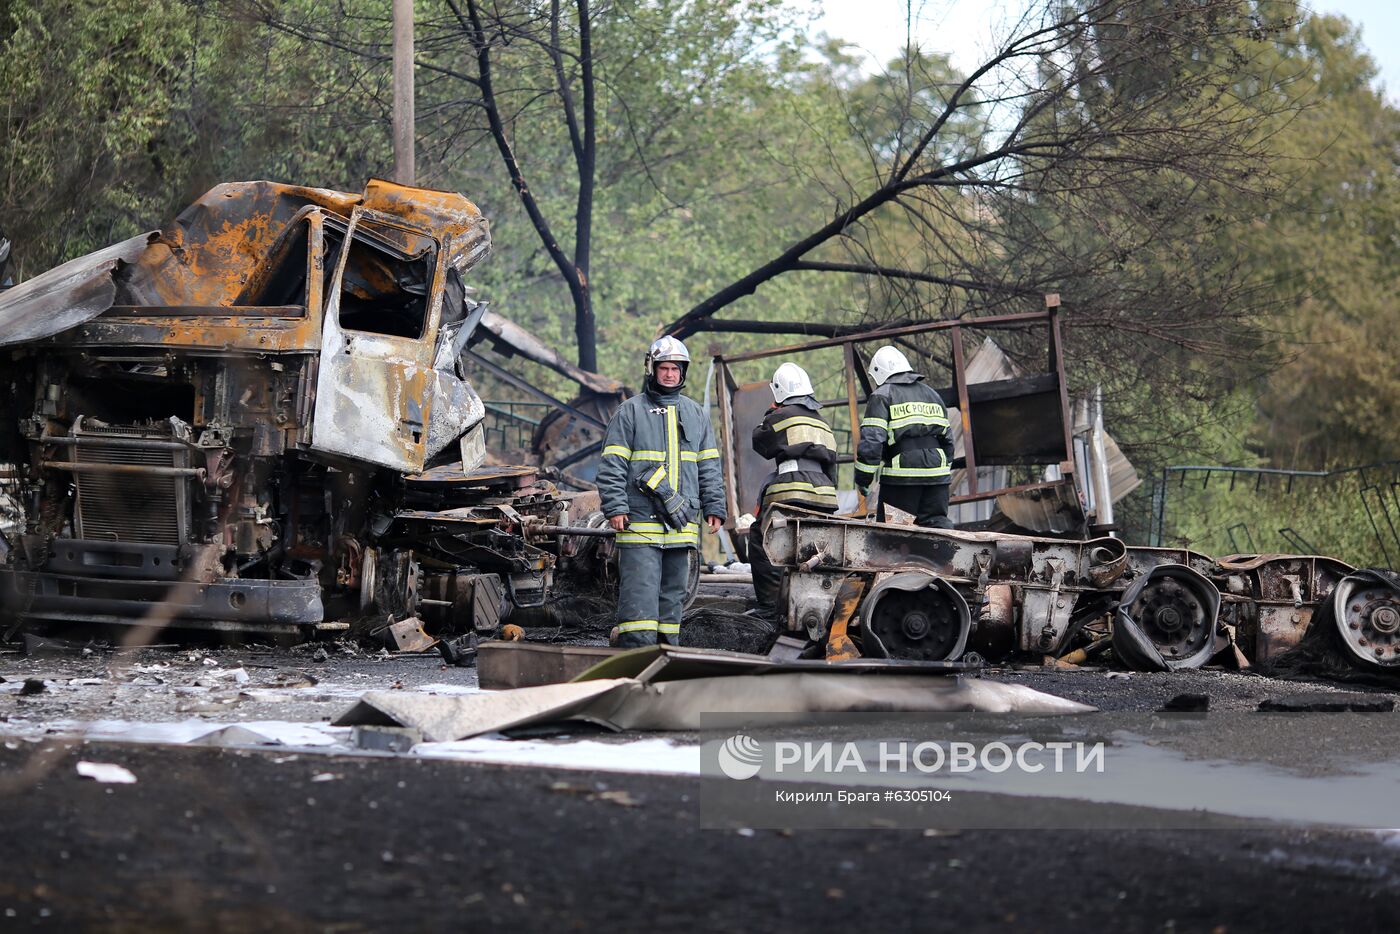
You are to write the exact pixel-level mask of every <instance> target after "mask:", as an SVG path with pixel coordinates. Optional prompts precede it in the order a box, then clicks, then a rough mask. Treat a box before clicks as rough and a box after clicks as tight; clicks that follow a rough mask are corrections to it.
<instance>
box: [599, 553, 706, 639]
mask: <svg viewBox="0 0 1400 934" xmlns="http://www.w3.org/2000/svg"><path fill="white" fill-rule="evenodd" d="M690 551H691V549H689V548H636V547H633V548H619V549H618V550H617V570H618V574H619V575H620V576H621V578H622V580H624V581H626V583H627V586H625V587H622V588H620V589H619V590H618V594H617V618H618V619H620V620H628V621H630V622H629V623H624V624H623V625H631V626H636V624H637V623H638V622H640V623H642V624H643V625H642V626H641V627H638V629H636V630H629V631H627V632H623V633H620V634H619V639H618V645H620V646H623V647H624V648H631V647H634V646H641V645H650V644H651V641H652V640H651V638H650V635H651V631H652V630H651V627H648V626H646V625H645V624H648V623H653V621H654V627H655V629H654V631H655V632H656V640H655V641H657V642H659V643H662V644H663V645H680V633H681V613H682V612H683V611H684V610H685V595H686V589H687V585H688V584H689V577H690Z"/></svg>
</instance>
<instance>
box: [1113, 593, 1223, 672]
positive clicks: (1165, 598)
mask: <svg viewBox="0 0 1400 934" xmlns="http://www.w3.org/2000/svg"><path fill="white" fill-rule="evenodd" d="M1128 612H1129V615H1131V616H1132V617H1133V618H1134V619H1135V620H1137V621H1138V622H1139V625H1141V626H1142V629H1143V631H1144V632H1145V633H1146V635H1147V637H1148V638H1149V639H1151V640H1152V643H1153V644H1154V645H1155V646H1157V650H1158V651H1159V652H1161V653H1162V655H1163V657H1164V658H1168V659H1173V658H1187V657H1190V656H1192V655H1194V654H1195V653H1196V652H1198V651H1200V649H1201V647H1202V646H1203V645H1204V644H1205V641H1206V640H1208V639H1210V637H1211V632H1210V627H1209V626H1208V625H1207V619H1206V617H1207V616H1208V615H1209V614H1208V611H1207V608H1206V605H1205V602H1204V601H1203V600H1202V599H1201V596H1200V594H1198V593H1196V592H1195V590H1194V589H1192V588H1190V587H1188V586H1184V585H1183V584H1182V582H1180V581H1177V580H1175V579H1174V578H1172V577H1160V578H1157V579H1155V580H1153V581H1151V582H1149V583H1148V585H1147V586H1146V587H1144V588H1143V591H1142V593H1141V594H1140V595H1139V596H1138V598H1137V600H1136V601H1134V603H1133V605H1132V607H1130V608H1129V611H1128Z"/></svg>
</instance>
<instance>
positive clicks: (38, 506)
mask: <svg viewBox="0 0 1400 934" xmlns="http://www.w3.org/2000/svg"><path fill="white" fill-rule="evenodd" d="M489 249H490V234H489V229H488V225H487V222H486V219H485V218H484V217H483V216H482V215H481V213H480V211H479V210H478V209H477V208H476V206H475V205H473V204H472V203H471V202H470V201H468V200H467V199H465V198H463V197H462V196H461V195H458V194H455V193H450V192H440V191H431V190H427V189H419V188H410V187H405V186H401V185H396V184H393V183H390V182H386V181H381V180H372V181H371V182H370V183H369V184H368V185H367V186H366V188H365V190H364V192H363V193H345V192H336V191H328V190H323V189H314V188H302V187H296V186H290V185H280V184H274V183H269V182H243V183H229V184H224V185H220V186H218V187H216V188H214V189H213V190H211V191H210V192H209V193H208V194H206V195H205V196H204V197H203V198H201V199H200V200H199V201H198V202H196V203H195V204H193V205H192V206H190V207H189V208H188V209H186V210H185V211H184V212H182V213H181V214H180V215H179V217H178V218H177V219H176V220H175V221H174V222H173V223H171V224H170V225H168V226H167V227H166V228H164V229H163V230H161V231H157V232H153V233H150V234H146V235H142V236H139V237H135V238H132V239H130V240H127V241H125V242H123V243H120V244H117V245H115V246H112V247H109V248H107V249H105V250H101V251H99V252H97V253H94V254H90V255H88V256H85V257H81V258H79V259H76V260H73V261H71V262H69V263H67V264H65V265H63V266H60V267H57V268H55V269H53V270H50V271H49V272H47V273H44V274H42V275H40V276H38V277H36V278H34V279H32V280H29V281H27V282H25V283H22V284H21V285H19V286H17V287H15V288H13V289H11V290H9V291H7V292H5V293H3V294H0V354H3V357H0V367H2V368H3V369H2V370H0V372H3V378H4V383H5V385H6V386H7V388H8V390H9V392H10V397H11V399H12V400H13V401H12V404H13V405H14V406H15V408H16V416H15V417H14V418H11V419H7V420H6V423H5V425H4V428H3V437H0V445H2V446H3V447H2V448H0V459H3V460H5V461H8V462H9V463H10V464H12V465H13V469H12V471H11V493H12V497H13V499H14V500H15V501H16V502H17V503H18V504H19V505H20V511H21V512H22V516H20V517H13V516H12V517H9V518H10V519H11V521H12V523H15V524H14V525H12V527H11V534H10V536H9V538H10V539H11V540H10V541H9V543H8V544H9V545H10V547H9V550H8V554H7V556H6V563H5V565H4V567H3V569H0V594H3V598H4V610H5V614H6V617H7V619H8V620H9V621H10V624H9V625H8V626H7V628H9V629H13V628H17V627H18V626H22V625H27V624H31V623H32V624H34V625H39V624H49V623H103V624H122V625H137V626H166V625H170V626H178V627H182V628H197V629H213V630H238V631H254V632H262V633H268V634H275V635H279V636H298V635H305V634H307V632H308V631H309V630H312V629H316V628H320V629H331V630H335V629H344V628H347V627H348V625H349V624H348V623H347V622H345V621H346V620H354V619H361V620H366V621H369V622H370V623H371V624H375V625H378V626H379V627H380V628H381V629H382V628H384V627H385V626H387V624H388V623H390V622H394V621H405V620H408V621H412V626H411V627H410V628H415V629H416V628H419V624H420V623H421V624H423V625H425V626H426V628H427V629H428V630H429V631H432V630H433V629H434V628H437V629H441V630H444V631H445V630H447V629H449V628H451V627H452V626H453V625H454V624H455V622H456V621H463V622H465V621H470V625H471V626H474V627H477V628H480V629H482V630H483V631H487V630H491V629H494V628H495V627H496V626H497V625H498V624H499V623H500V622H501V621H502V620H503V619H504V618H506V617H507V616H508V615H509V614H510V612H511V610H512V608H514V607H528V606H538V605H541V604H543V603H544V602H545V601H546V599H547V597H548V593H549V589H550V586H551V583H552V576H553V573H554V570H555V566H556V563H557V547H556V546H555V544H554V542H553V541H552V540H547V539H538V538H536V539H535V540H533V541H532V540H531V539H530V538H528V537H527V536H526V535H525V534H524V532H523V528H524V526H525V525H527V524H530V523H534V524H535V525H537V526H562V525H566V524H567V522H566V517H567V510H568V502H567V500H566V499H565V498H564V497H561V496H560V495H559V494H558V492H557V490H556V489H555V488H554V486H553V485H552V484H551V483H549V482H547V481H545V480H542V479H541V478H540V477H539V476H538V473H537V471H535V470H534V469H531V468H513V467H489V468H488V467H483V466H482V464H483V461H484V455H485V451H484V445H483V441H482V437H481V429H480V422H481V420H482V417H483V415H484V409H483V405H482V402H481V400H480V398H479V397H478V396H477V394H476V392H475V390H474V389H473V388H472V386H471V384H470V383H469V382H468V380H467V373H466V370H465V365H464V363H463V351H464V349H465V347H466V345H467V342H468V341H469V340H470V339H471V337H472V335H473V331H474V329H475V328H476V325H477V323H478V322H479V321H480V319H481V315H482V313H483V312H484V310H485V306H484V305H479V304H477V303H475V302H473V301H472V300H471V298H470V297H469V295H468V289H467V287H466V285H465V276H466V274H467V273H468V272H469V271H470V270H471V269H472V267H473V266H475V265H476V264H477V263H478V262H480V261H481V260H482V259H483V258H485V257H486V256H487V255H488V253H489Z"/></svg>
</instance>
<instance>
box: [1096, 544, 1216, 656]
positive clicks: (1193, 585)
mask: <svg viewBox="0 0 1400 934" xmlns="http://www.w3.org/2000/svg"><path fill="white" fill-rule="evenodd" d="M1219 614H1220V591H1219V590H1217V589H1216V587H1215V585H1214V584H1212V583H1211V582H1210V581H1209V580H1207V579H1206V578H1205V577H1203V576H1201V575H1200V574H1198V573H1196V572H1195V571H1193V570H1191V569H1190V568H1188V567H1186V566H1185V565H1183V564H1164V565H1161V566H1159V567H1155V568H1153V569H1152V570H1151V571H1149V572H1148V573H1147V574H1146V575H1144V576H1143V577H1142V578H1141V579H1139V580H1138V581H1137V582H1136V583H1135V584H1133V586H1131V587H1129V588H1128V590H1127V592H1126V593H1124V594H1123V600H1122V602H1120V603H1119V605H1118V612H1117V614H1116V615H1115V618H1114V624H1113V651H1114V652H1115V653H1116V654H1117V655H1118V657H1119V659H1120V660H1121V661H1122V662H1123V663H1124V664H1125V665H1127V666H1128V667H1129V668H1134V669H1137V670H1138V671H1175V670H1177V669H1181V668H1199V667H1201V666H1202V665H1204V664H1205V663H1206V662H1207V661H1209V660H1210V657H1211V656H1212V655H1213V654H1215V627H1216V620H1217V618H1218V616H1219Z"/></svg>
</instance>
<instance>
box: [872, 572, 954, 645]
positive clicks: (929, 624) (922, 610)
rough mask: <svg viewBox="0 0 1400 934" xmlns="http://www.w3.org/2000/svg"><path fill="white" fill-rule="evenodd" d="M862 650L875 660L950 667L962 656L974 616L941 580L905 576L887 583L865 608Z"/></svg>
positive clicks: (914, 574) (920, 575)
mask: <svg viewBox="0 0 1400 934" xmlns="http://www.w3.org/2000/svg"><path fill="white" fill-rule="evenodd" d="M860 622H861V638H862V642H861V649H862V651H863V653H864V654H865V655H868V656H870V657H873V658H907V659H914V660H917V661H930V662H941V661H951V660H953V659H956V658H958V657H959V656H961V655H962V654H963V650H964V649H966V647H967V638H968V635H969V634H970V633H971V632H972V613H971V611H969V610H968V607H967V601H966V600H964V599H963V596H962V594H960V593H958V591H957V589H956V588H955V587H953V585H952V584H949V583H948V582H947V581H945V580H942V579H941V578H937V577H934V576H933V575H931V574H925V573H923V572H921V571H906V572H904V573H902V574H895V575H893V576H891V577H888V578H886V579H885V580H883V581H881V582H880V583H878V584H876V585H875V587H874V588H873V589H872V590H871V591H870V595H869V596H868V597H866V599H865V602H864V604H863V605H862V607H861V614H860Z"/></svg>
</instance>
